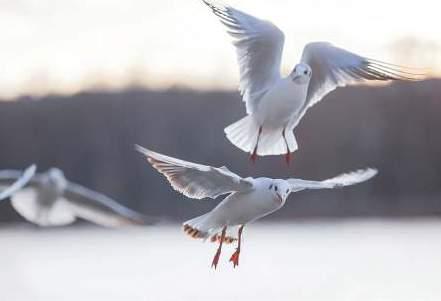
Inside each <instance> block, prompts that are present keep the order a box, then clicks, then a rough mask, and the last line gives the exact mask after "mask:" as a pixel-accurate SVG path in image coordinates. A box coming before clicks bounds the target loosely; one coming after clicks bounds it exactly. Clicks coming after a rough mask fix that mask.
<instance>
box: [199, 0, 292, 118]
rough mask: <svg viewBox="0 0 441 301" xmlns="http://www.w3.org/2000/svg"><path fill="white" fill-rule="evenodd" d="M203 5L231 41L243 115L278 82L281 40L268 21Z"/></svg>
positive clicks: (281, 35)
mask: <svg viewBox="0 0 441 301" xmlns="http://www.w3.org/2000/svg"><path fill="white" fill-rule="evenodd" d="M203 2H204V3H205V4H206V5H207V6H208V7H210V8H211V10H212V11H213V13H214V14H215V15H216V16H217V17H218V18H219V19H220V21H221V23H222V24H224V25H225V26H226V27H227V32H228V33H229V34H230V35H231V36H232V37H233V39H234V40H233V45H234V46H235V47H236V54H237V61H238V63H239V73H240V87H239V90H240V92H241V94H242V97H243V101H244V102H245V103H246V108H247V113H248V114H251V113H253V111H254V110H255V109H256V107H257V106H258V104H259V101H260V99H261V98H262V96H263V95H264V94H265V93H266V92H267V91H268V89H269V88H270V87H271V86H272V85H273V84H274V83H275V82H276V81H277V80H278V79H280V64H281V59H282V52H283V45H284V42H285V36H284V34H283V32H282V31H281V30H280V29H279V28H278V27H277V26H275V25H274V24H272V23H271V22H269V21H265V20H261V19H258V18H256V17H254V16H251V15H249V14H246V13H244V12H242V11H240V10H238V9H235V8H233V7H231V6H225V5H220V4H214V3H212V2H210V1H207V0H203Z"/></svg>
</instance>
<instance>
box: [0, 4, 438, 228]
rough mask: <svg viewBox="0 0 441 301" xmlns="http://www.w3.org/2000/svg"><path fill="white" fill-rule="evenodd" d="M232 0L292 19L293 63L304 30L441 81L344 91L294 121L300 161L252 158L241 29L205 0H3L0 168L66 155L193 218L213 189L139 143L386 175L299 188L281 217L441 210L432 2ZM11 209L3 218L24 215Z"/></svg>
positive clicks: (266, 165)
mask: <svg viewBox="0 0 441 301" xmlns="http://www.w3.org/2000/svg"><path fill="white" fill-rule="evenodd" d="M377 2H378V3H377ZM231 4H232V5H235V6H237V7H238V8H241V9H243V10H246V11H247V12H250V13H253V14H255V15H257V16H260V17H261V18H266V19H270V20H273V22H274V23H276V24H277V25H278V26H279V27H280V28H281V29H282V30H284V32H285V35H286V49H285V52H284V60H283V70H284V73H287V72H289V71H290V70H291V69H292V67H293V66H294V65H295V64H296V63H297V62H298V60H299V57H300V55H301V51H302V48H303V46H304V45H305V44H306V43H307V42H309V41H317V40H326V41H331V42H333V43H334V44H336V45H338V46H341V47H344V48H346V49H349V50H352V51H355V52H357V53H360V54H363V55H366V56H369V57H374V58H377V59H381V60H385V61H388V62H392V63H396V64H402V65H406V66H411V67H418V68H424V69H425V70H427V73H428V75H429V76H428V80H426V81H423V82H417V83H415V82H402V83H392V84H390V85H389V84H388V85H381V86H375V85H370V86H358V87H351V88H346V89H338V90H337V91H335V92H333V93H331V94H330V95H328V96H327V97H326V98H325V99H324V101H322V102H321V103H320V104H319V105H317V106H315V107H314V108H312V109H311V110H310V111H309V112H308V113H307V115H306V116H305V118H304V120H303V121H302V122H301V123H300V125H299V127H298V128H297V129H296V131H295V132H296V136H297V137H298V142H299V145H300V150H299V151H297V152H296V153H295V154H294V163H293V165H292V166H290V167H289V168H288V167H286V166H285V165H284V164H282V161H283V159H282V158H268V157H266V158H263V159H260V160H259V161H258V163H257V164H256V165H255V166H253V165H252V164H250V162H249V161H248V157H247V155H246V154H245V153H242V152H240V151H239V150H237V149H235V148H234V147H232V145H230V143H229V142H228V141H227V140H226V139H225V137H224V134H223V128H224V127H225V126H227V125H229V124H230V123H232V122H234V121H236V120H238V119H239V118H241V117H242V116H243V115H244V114H245V112H244V105H243V103H242V102H241V101H240V96H239V93H238V92H237V90H236V87H237V81H238V70H237V69H238V68H237V66H236V58H235V52H234V48H233V46H232V45H231V43H230V38H229V37H228V35H227V34H226V33H225V31H224V28H223V26H222V25H221V24H220V23H219V22H218V20H217V19H216V18H215V17H214V16H213V15H212V14H211V13H210V11H209V9H208V8H207V7H205V5H202V3H201V1H173V0H165V1H141V0H131V1H124V2H122V1H102V0H93V1H87V2H78V1H69V0H62V1H50V0H44V1H32V0H20V1H2V2H0V5H1V7H2V9H1V12H0V20H1V25H2V26H0V28H1V29H0V30H1V34H0V43H1V45H2V52H1V54H0V65H1V66H2V72H1V74H0V98H2V99H3V100H4V101H3V102H0V124H1V126H0V139H1V140H2V141H3V143H2V148H1V149H0V166H1V168H23V167H25V166H27V165H29V164H30V163H31V162H35V163H37V164H38V166H39V169H40V170H41V171H44V170H45V169H47V168H49V167H52V166H56V167H59V168H61V169H63V170H64V172H65V174H66V176H67V177H68V179H71V180H72V181H77V182H79V183H81V184H84V185H86V186H88V187H91V188H94V189H96V190H98V191H101V192H104V193H107V194H108V195H110V196H112V197H114V198H116V199H118V200H121V202H123V203H125V204H127V205H128V206H130V207H132V208H135V209H138V210H140V211H142V212H144V213H148V214H155V215H156V214H158V215H164V216H169V217H172V218H176V219H177V220H182V219H184V218H188V217H190V216H192V215H194V214H195V213H201V212H203V211H206V210H207V209H209V208H211V207H212V206H213V205H214V204H215V203H216V201H208V202H194V201H189V200H183V199H184V197H182V196H181V195H179V194H177V193H175V192H173V191H172V190H171V189H170V187H169V186H168V185H167V184H166V181H165V179H164V178H162V177H161V176H159V175H158V174H157V173H156V172H155V171H154V170H153V169H152V168H150V166H148V165H147V164H146V163H145V162H144V161H143V159H142V158H141V156H140V155H139V154H137V153H135V152H134V150H133V146H134V144H140V145H142V146H145V147H147V148H151V149H153V150H156V151H158V152H163V153H165V154H169V155H172V156H176V157H179V158H182V159H187V160H190V161H195V162H200V163H204V164H210V165H214V166H222V165H227V166H229V167H230V169H232V170H233V171H235V172H237V173H239V174H241V175H243V176H264V175H265V176H271V177H281V178H284V177H295V176H296V177H302V178H308V179H323V178H326V177H330V176H334V175H335V174H339V173H341V172H345V171H348V170H353V169H357V168H362V167H366V166H370V167H375V168H378V169H379V172H380V173H379V175H378V176H377V177H376V178H375V179H374V180H373V181H370V182H369V183H366V184H363V185H359V186H356V187H351V188H348V189H344V190H339V191H331V192H330V191H326V192H313V193H310V192H304V193H299V194H296V195H295V196H293V197H292V200H291V201H290V202H289V203H288V205H287V207H286V208H285V210H283V211H281V212H280V213H277V214H276V215H275V216H274V218H288V219H290V218H292V217H311V216H403V215H404V216H427V215H437V214H438V213H440V212H441V202H440V201H439V197H440V194H441V185H440V184H441V164H440V163H441V156H440V155H441V138H440V135H439V129H440V125H441V124H440V123H441V121H440V120H441V119H440V118H439V115H440V113H441V100H440V80H438V79H437V75H438V74H440V72H441V55H440V49H441V44H440V43H441V39H440V37H439V26H438V25H439V24H438V17H437V12H436V9H434V7H436V5H434V4H433V2H431V1H428V0H425V1H419V2H418V3H414V2H409V3H402V4H400V6H399V14H397V13H396V12H397V9H398V7H397V4H396V3H383V2H381V3H380V1H373V2H371V3H369V5H360V4H357V3H355V2H353V1H350V0H345V1H339V2H338V3H337V2H333V1H310V2H306V1H305V2H301V3H297V2H295V1H289V2H287V1H274V2H271V4H268V3H266V2H265V1H245V0H243V1H231ZM380 7H381V9H379V8H380ZM416 9H418V12H419V13H418V14H415V11H416ZM8 208H9V207H8V206H7V204H4V206H2V210H1V211H0V218H1V220H3V221H10V220H17V218H18V217H17V215H16V214H15V213H14V212H13V211H12V210H9V209H10V208H9V209H8Z"/></svg>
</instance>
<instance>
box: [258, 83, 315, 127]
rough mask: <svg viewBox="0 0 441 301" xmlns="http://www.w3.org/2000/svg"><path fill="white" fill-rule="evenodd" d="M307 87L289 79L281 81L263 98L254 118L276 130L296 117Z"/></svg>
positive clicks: (304, 98)
mask: <svg viewBox="0 0 441 301" xmlns="http://www.w3.org/2000/svg"><path fill="white" fill-rule="evenodd" d="M307 89H308V85H307V84H299V83H295V82H293V81H292V80H291V79H290V77H288V78H285V79H281V80H280V81H279V82H278V83H276V84H275V85H274V87H273V88H272V89H271V90H270V91H268V93H267V94H265V96H264V97H263V99H262V101H261V103H260V105H259V107H258V109H257V112H256V118H257V120H258V121H259V123H260V124H263V125H264V126H265V127H267V128H274V129H278V128H280V127H285V126H286V124H287V123H288V122H289V121H290V120H291V119H292V118H293V117H294V116H296V115H297V114H298V113H299V112H300V110H301V109H302V107H303V105H304V103H305V100H306V93H307Z"/></svg>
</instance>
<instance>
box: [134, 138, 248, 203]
mask: <svg viewBox="0 0 441 301" xmlns="http://www.w3.org/2000/svg"><path fill="white" fill-rule="evenodd" d="M136 149H137V150H138V151H139V152H140V153H142V154H144V155H145V156H146V157H147V160H148V161H149V163H150V164H151V165H152V166H153V167H154V168H155V169H156V170H157V171H159V172H160V173H162V174H163V175H164V176H165V177H166V178H167V180H168V181H169V182H170V184H171V186H172V187H173V188H174V189H175V190H176V191H178V192H180V193H182V194H183V195H185V196H187V197H189V198H193V199H203V198H213V199H214V198H216V197H218V196H220V195H222V194H226V193H230V192H234V191H246V190H249V189H251V188H252V186H253V185H252V183H251V182H249V181H247V180H245V179H242V178H241V177H240V176H238V175H236V174H235V173H232V172H231V171H229V170H228V169H227V168H226V167H221V168H215V167H212V166H206V165H201V164H196V163H191V162H186V161H183V160H179V159H176V158H172V157H168V156H165V155H162V154H158V153H155V152H153V151H151V150H148V149H145V148H143V147H141V146H139V145H137V146H136Z"/></svg>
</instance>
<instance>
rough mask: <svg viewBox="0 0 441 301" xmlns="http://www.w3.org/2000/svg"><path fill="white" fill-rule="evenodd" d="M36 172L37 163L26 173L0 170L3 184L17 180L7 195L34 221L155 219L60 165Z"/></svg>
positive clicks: (101, 222)
mask: <svg viewBox="0 0 441 301" xmlns="http://www.w3.org/2000/svg"><path fill="white" fill-rule="evenodd" d="M34 174H35V166H32V167H30V168H28V169H27V170H26V171H25V172H24V173H23V175H22V172H21V171H19V170H2V171H0V186H4V185H10V184H11V183H14V184H12V186H9V188H8V189H7V190H10V191H9V192H8V193H7V194H5V195H4V197H3V198H5V197H10V198H11V204H12V206H13V207H14V209H15V210H16V211H17V212H18V213H19V214H20V215H21V216H22V217H24V218H25V219H26V220H28V221H30V222H32V223H34V224H37V225H39V226H61V225H67V224H71V223H73V222H74V221H75V220H76V219H77V218H78V217H79V218H83V219H85V220H88V221H91V222H93V223H95V224H98V225H102V226H106V227H117V226H122V225H143V224H149V223H151V221H150V220H149V218H147V217H146V216H144V215H141V214H139V213H137V212H135V211H133V210H131V209H129V208H126V207H124V206H122V205H120V204H119V203H117V202H116V201H114V200H112V199H111V198H109V197H107V196H105V195H103V194H101V193H98V192H95V191H93V190H90V189H88V188H86V187H83V186H81V185H78V184H75V183H72V182H70V181H68V180H67V179H66V178H65V176H64V174H63V171H61V170H60V169H58V168H50V169H49V170H48V171H47V172H45V173H41V174H35V175H34ZM17 183H18V184H17ZM14 185H15V187H13V186H14ZM24 186H26V187H24ZM11 187H12V189H11ZM23 187H24V188H23ZM4 192H5V191H3V192H2V193H1V194H0V199H1V196H3V194H4Z"/></svg>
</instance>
